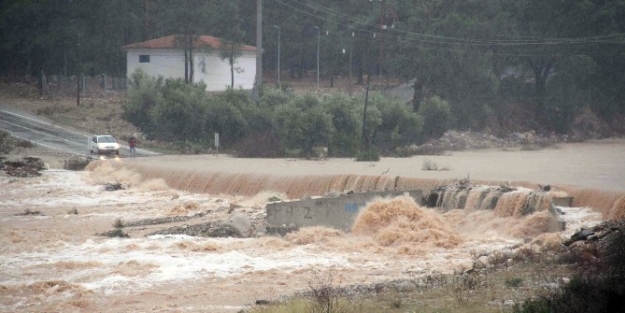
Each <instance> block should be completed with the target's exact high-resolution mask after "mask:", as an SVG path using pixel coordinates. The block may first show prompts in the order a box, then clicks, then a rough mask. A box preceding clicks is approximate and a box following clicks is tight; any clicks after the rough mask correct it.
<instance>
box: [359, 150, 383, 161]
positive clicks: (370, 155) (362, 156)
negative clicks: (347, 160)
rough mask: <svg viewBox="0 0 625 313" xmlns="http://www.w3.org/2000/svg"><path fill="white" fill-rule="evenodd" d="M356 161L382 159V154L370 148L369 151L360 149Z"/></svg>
mask: <svg viewBox="0 0 625 313" xmlns="http://www.w3.org/2000/svg"><path fill="white" fill-rule="evenodd" d="M356 161H358V162H368V161H371V162H377V161H380V155H379V154H378V152H377V151H374V150H369V151H360V152H358V154H357V155H356Z"/></svg>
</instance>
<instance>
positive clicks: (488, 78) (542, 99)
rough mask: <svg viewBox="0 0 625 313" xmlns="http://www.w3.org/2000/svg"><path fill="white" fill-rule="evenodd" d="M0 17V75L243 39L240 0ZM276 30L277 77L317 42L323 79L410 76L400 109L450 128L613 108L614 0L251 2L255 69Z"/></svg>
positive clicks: (618, 41)
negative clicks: (259, 22)
mask: <svg viewBox="0 0 625 313" xmlns="http://www.w3.org/2000/svg"><path fill="white" fill-rule="evenodd" d="M0 17H1V18H0V33H1V34H2V38H3V40H2V45H0V54H1V55H2V56H3V57H2V58H1V59H0V74H1V75H5V76H19V75H24V74H30V75H38V74H39V73H40V71H44V72H46V73H62V74H65V75H72V74H75V73H82V72H85V73H88V74H101V73H107V74H112V75H120V74H121V75H124V74H130V73H125V53H124V51H123V50H122V49H121V47H122V46H124V45H126V44H130V43H134V42H139V41H143V40H147V39H152V38H156V37H160V36H165V35H171V34H178V35H182V36H183V38H184V36H195V35H199V34H209V35H213V36H216V37H221V38H224V39H225V40H227V41H228V42H230V43H231V44H232V46H233V47H234V46H235V45H238V44H249V45H255V40H256V38H255V27H256V25H255V23H256V3H255V1H249V0H182V1H168V0H110V1H98V0H81V1H74V0H46V1H28V0H7V1H3V2H2V4H0ZM274 25H275V26H277V27H273V26H274ZM278 27H279V30H278ZM278 31H279V32H280V37H281V43H282V44H281V51H280V55H281V60H280V62H281V64H282V68H283V69H284V71H285V72H286V74H288V75H285V76H283V77H288V79H290V80H298V79H302V78H303V77H304V76H305V75H306V74H307V73H311V72H313V71H315V70H316V66H317V65H316V59H317V55H316V52H317V43H319V59H320V63H321V64H320V73H319V74H320V76H321V77H322V78H323V79H324V81H325V82H329V84H332V83H333V78H335V77H339V76H340V77H347V76H351V75H353V77H354V83H359V84H364V83H365V82H364V78H365V77H366V76H368V75H374V76H375V77H377V78H379V80H375V81H377V83H376V84H377V85H378V87H379V88H383V87H385V86H386V85H388V84H389V79H390V78H400V79H403V80H405V81H411V83H412V85H413V89H414V98H413V100H412V103H411V105H412V106H413V111H414V112H418V111H419V107H420V106H421V105H423V103H424V102H425V101H427V99H430V98H432V97H433V96H438V97H440V98H441V99H443V100H445V101H447V102H448V103H449V106H450V119H451V122H450V123H451V125H453V127H454V128H458V129H482V128H485V127H495V128H497V127H499V128H505V127H506V125H508V124H510V123H509V122H510V121H511V120H513V119H515V118H516V119H518V118H519V117H521V118H523V119H525V121H524V125H525V126H527V127H530V128H538V129H544V130H545V131H555V132H562V133H564V132H567V131H569V130H570V127H571V125H572V123H573V121H574V119H575V117H576V116H578V115H579V112H581V111H582V110H584V109H590V110H592V111H593V112H594V113H596V114H598V115H599V116H600V117H601V118H603V119H604V120H606V121H607V122H610V121H614V120H615V118H618V117H622V115H623V114H625V88H622V86H623V85H625V74H624V73H625V52H624V51H625V0H583V1H582V0H580V1H561V0H500V1H494V0H475V1H452V0H428V1H418V2H415V1H410V0H381V1H367V0H344V1H331V0H316V1H305V0H264V1H263V49H264V54H263V67H264V69H265V71H266V73H268V75H271V70H273V69H275V68H276V65H277V62H278V59H277V56H278V51H277V50H278V49H277V47H278V42H277V40H278V33H277V32H278ZM230 50H231V51H234V49H230ZM227 54H228V53H226V55H225V56H224V57H228V56H227ZM229 57H230V60H232V58H236V55H234V54H232V53H230V56H229ZM191 60H192V58H191ZM190 70H192V65H191V68H190Z"/></svg>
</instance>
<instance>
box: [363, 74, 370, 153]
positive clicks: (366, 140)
mask: <svg viewBox="0 0 625 313" xmlns="http://www.w3.org/2000/svg"><path fill="white" fill-rule="evenodd" d="M370 80H371V71H369V75H367V92H366V93H365V112H364V114H363V115H362V146H363V148H364V151H363V152H368V151H369V138H368V137H369V136H367V103H368V102H369V81H370Z"/></svg>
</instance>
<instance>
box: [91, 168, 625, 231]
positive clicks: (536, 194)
mask: <svg viewBox="0 0 625 313" xmlns="http://www.w3.org/2000/svg"><path fill="white" fill-rule="evenodd" d="M86 170H87V171H109V172H124V171H126V172H129V173H132V174H133V175H136V176H140V180H142V181H149V180H154V179H162V180H164V181H165V182H166V184H167V185H168V186H169V187H170V188H174V189H179V190H184V191H189V192H197V193H206V194H211V195H223V194H230V195H242V196H254V195H256V194H258V193H260V192H263V191H273V192H281V193H284V194H286V196H287V197H288V198H289V199H292V200H294V199H302V198H309V197H323V196H328V195H334V196H336V195H340V194H348V193H356V194H358V193H367V192H371V193H376V194H377V193H379V192H382V193H384V192H386V193H397V192H403V191H421V197H422V198H421V199H419V200H420V201H417V202H418V203H420V204H421V205H424V206H428V207H437V208H440V209H442V210H451V209H465V210H494V212H495V214H496V215H499V216H502V217H504V216H521V215H528V214H531V213H533V212H537V211H543V210H547V209H549V207H550V204H551V201H552V199H553V198H570V200H566V201H570V203H568V204H570V205H571V206H574V207H589V208H592V209H594V210H596V211H598V212H600V213H602V215H603V218H604V219H622V218H625V194H623V193H619V192H613V191H602V190H596V189H588V188H580V187H573V186H566V185H552V186H551V189H550V190H546V189H544V188H541V187H540V186H539V185H538V184H536V183H530V182H525V181H510V182H501V181H485V180H472V181H471V182H470V184H469V182H465V181H459V180H453V179H424V178H411V177H399V176H395V177H391V176H383V175H380V176H368V175H302V176H296V175H280V174H279V173H276V174H255V173H224V172H207V171H202V170H198V169H188V170H180V169H170V168H159V167H155V166H150V165H144V164H141V163H121V162H110V161H109V160H97V161H92V162H91V163H90V164H89V165H88V166H87V168H86ZM559 205H562V204H559Z"/></svg>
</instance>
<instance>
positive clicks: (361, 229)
mask: <svg viewBox="0 0 625 313" xmlns="http://www.w3.org/2000/svg"><path fill="white" fill-rule="evenodd" d="M624 155H625V140H610V141H600V142H591V143H582V144H565V145H560V146H559V147H558V148H555V149H545V150H540V151H495V150H485V151H464V152H454V153H452V154H451V155H449V156H428V157H423V156H419V157H412V158H401V159H395V158H383V159H382V160H381V161H380V162H354V161H352V160H349V159H329V160H318V161H305V160H291V159H271V160H266V159H236V158H230V157H227V156H222V155H220V156H218V157H216V156H212V155H206V156H161V157H150V158H136V159H111V160H102V161H95V162H92V163H91V164H90V165H89V167H88V170H87V171H85V172H71V171H63V170H49V171H46V172H44V174H43V176H41V177H36V178H23V179H18V178H11V177H7V176H0V311H2V312H43V311H46V312H48V311H54V312H146V311H150V312H171V311H178V312H237V311H239V310H241V309H242V308H245V307H247V306H249V305H250V304H252V303H253V302H254V301H255V300H256V299H268V300H271V299H276V298H278V297H280V296H283V295H292V294H293V293H295V292H297V291H301V290H306V288H307V287H308V284H309V283H311V282H315V281H318V280H324V279H327V278H328V277H329V276H332V277H333V280H334V281H335V282H337V283H340V284H341V285H342V286H345V285H351V284H368V283H376V282H384V281H389V280H392V279H403V278H418V277H420V276H422V275H426V274H429V273H434V272H442V273H450V272H453V271H454V270H458V269H466V268H468V267H470V266H471V264H472V255H474V254H475V253H476V252H480V253H482V252H483V253H490V252H493V251H509V250H510V249H511V248H510V247H512V246H515V245H518V244H520V243H523V242H525V241H528V242H529V243H528V245H531V246H532V248H533V249H548V248H549V246H550V245H553V244H554V243H557V242H558V241H559V240H561V238H562V237H564V236H567V235H570V234H571V233H572V232H573V231H574V230H575V229H576V228H578V227H581V226H582V225H588V226H591V225H594V224H596V223H598V222H600V221H602V220H605V219H607V218H610V217H611V216H622V212H621V211H622V210H621V207H622V206H623V204H622V203H621V202H625V201H623V200H622V197H623V195H625V158H624V157H623V156H624ZM426 160H428V161H430V162H433V163H435V164H437V166H438V167H439V168H442V167H445V168H448V169H449V170H445V171H423V170H422V166H423V163H424V162H425V161H426ZM464 178H470V179H471V180H472V181H476V182H481V183H487V184H492V185H496V186H498V185H500V184H510V185H518V186H520V188H535V187H536V184H550V185H553V186H554V188H555V190H554V192H558V193H568V194H570V195H572V196H574V198H575V201H574V207H573V208H563V210H565V211H566V213H567V214H566V222H567V228H566V229H565V230H564V231H553V229H550V228H549V227H548V225H547V224H548V223H545V222H544V221H545V220H547V219H548V214H547V213H546V212H536V213H534V214H532V215H529V216H502V215H501V214H496V212H493V211H472V210H453V211H449V212H441V211H437V210H432V209H425V208H421V207H419V206H418V205H417V204H416V203H414V201H413V200H411V199H410V198H407V197H398V198H395V199H378V200H375V201H372V202H371V203H370V204H369V205H368V206H367V207H366V208H365V209H363V211H362V212H361V215H360V216H359V218H358V219H357V220H356V222H355V224H354V228H353V229H352V231H351V232H342V231H338V230H333V229H328V228H323V227H312V228H304V229H302V230H300V231H299V232H296V233H291V234H289V235H287V236H285V237H283V238H280V237H273V236H258V237H255V238H200V237H190V236H184V235H151V236H146V235H147V234H149V233H151V232H152V231H153V230H155V229H157V228H158V226H157V225H147V226H144V227H134V228H129V229H128V234H129V235H130V238H108V237H104V236H98V235H97V234H99V233H103V232H106V231H109V230H111V229H112V228H113V226H112V225H113V224H114V222H115V221H116V220H118V219H120V220H122V221H124V222H132V221H138V220H142V219H146V218H150V219H156V218H166V217H185V216H186V217H188V216H193V215H194V214H197V213H206V215H204V216H203V217H202V219H203V221H219V220H224V219H226V218H228V216H230V215H231V214H240V215H244V216H247V217H248V218H249V219H251V220H259V219H260V220H262V219H263V217H264V214H265V211H264V207H265V204H266V203H267V201H268V199H269V198H270V197H272V196H275V197H279V198H282V199H284V198H299V197H304V196H321V195H324V194H327V193H334V192H345V191H351V190H353V191H365V190H385V189H386V190H388V189H396V190H408V189H411V188H424V189H428V188H432V187H433V186H436V185H439V184H442V183H445V182H449V181H452V180H454V179H464ZM109 182H120V183H124V184H126V185H127V186H129V187H128V188H126V189H123V190H117V191H106V190H105V189H104V187H103V184H104V183H109ZM519 194H525V193H523V192H520V193H519ZM619 199H621V202H619ZM619 203H621V204H620V206H619ZM510 205H515V203H510ZM26 210H29V212H31V213H32V212H36V211H39V212H40V214H30V215H24V214H22V213H25V212H26ZM498 211H499V212H508V211H510V212H512V211H514V210H507V209H506V208H502V209H501V210H499V209H498ZM184 224H185V222H180V223H178V224H176V225H184ZM527 239H529V240H527Z"/></svg>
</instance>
